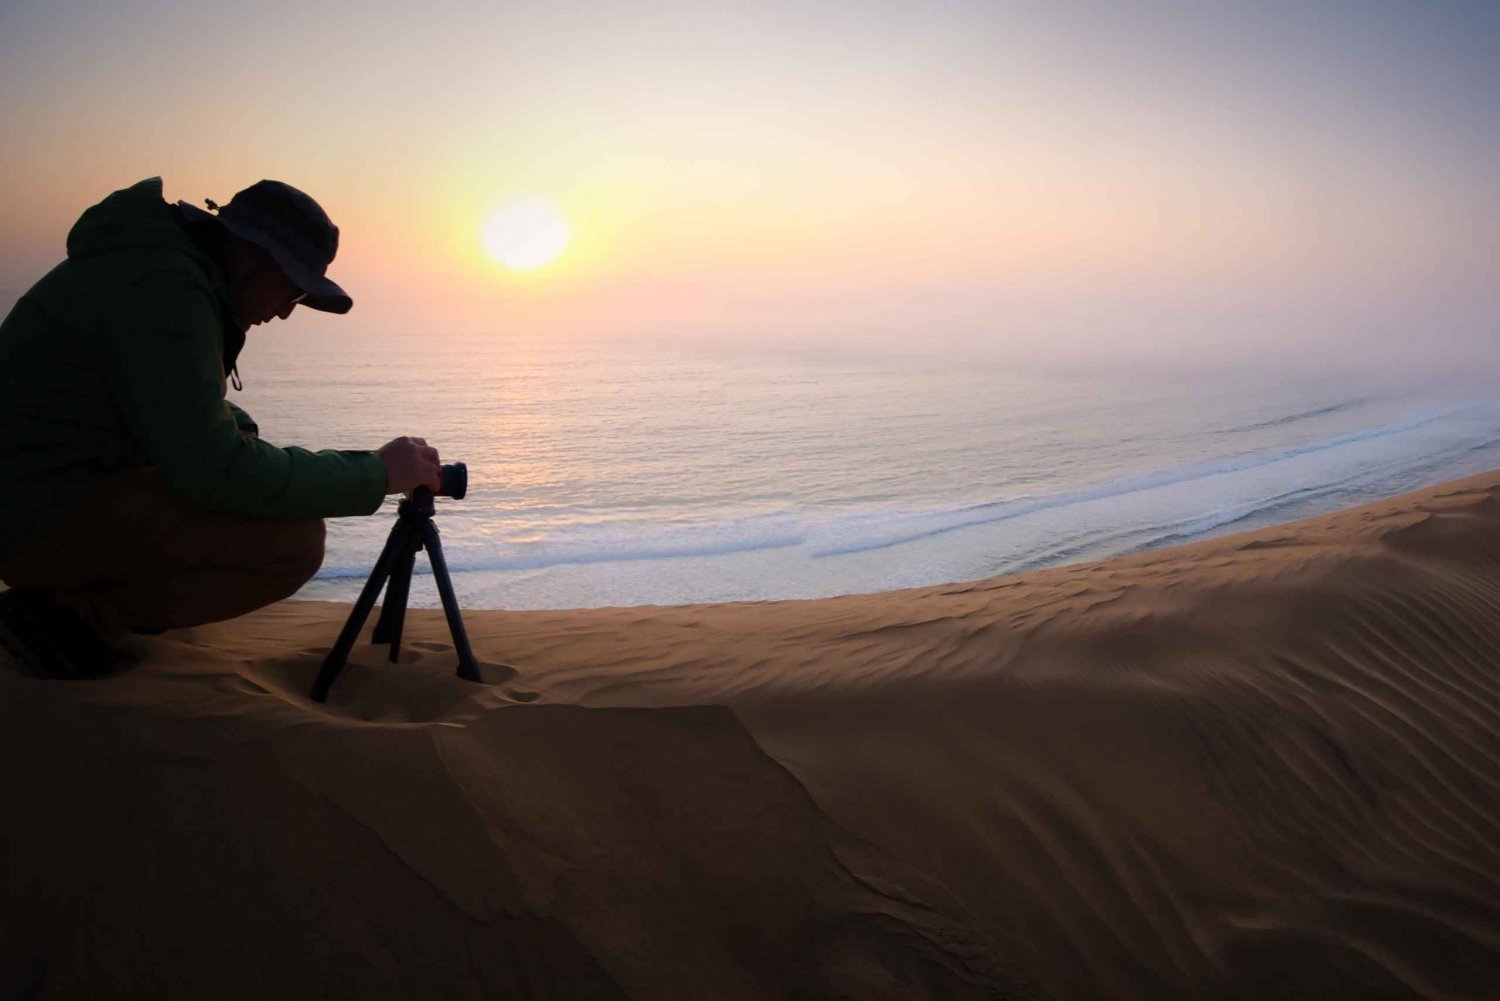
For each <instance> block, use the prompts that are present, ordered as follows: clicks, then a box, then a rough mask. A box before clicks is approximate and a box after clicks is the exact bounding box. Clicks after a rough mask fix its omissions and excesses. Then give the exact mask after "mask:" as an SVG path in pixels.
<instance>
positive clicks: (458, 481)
mask: <svg viewBox="0 0 1500 1001" xmlns="http://www.w3.org/2000/svg"><path fill="white" fill-rule="evenodd" d="M442 472H443V488H442V489H441V490H439V491H438V496H439V497H452V498H453V499H454V500H463V499H464V494H466V493H468V492H469V467H468V466H466V465H464V464H463V463H462V462H454V463H449V464H448V465H445V466H443V470H442Z"/></svg>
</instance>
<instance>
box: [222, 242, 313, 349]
mask: <svg viewBox="0 0 1500 1001" xmlns="http://www.w3.org/2000/svg"><path fill="white" fill-rule="evenodd" d="M237 249H238V252H239V253H238V260H237V264H238V266H239V272H238V274H237V276H236V278H235V281H234V283H233V285H232V287H231V290H230V297H229V298H230V309H231V311H232V312H233V313H234V321H235V322H236V323H238V324H239V325H240V327H241V328H242V329H244V330H249V329H250V328H251V327H253V326H255V325H256V324H259V323H265V322H266V321H268V320H274V319H276V318H277V317H280V318H281V319H283V320H285V319H286V318H287V317H288V316H290V315H291V313H292V310H294V309H296V308H297V303H298V302H300V301H301V300H302V297H303V294H304V293H303V291H302V290H301V289H300V288H298V287H297V286H296V285H293V284H292V281H291V279H290V278H288V277H287V276H286V275H285V274H283V273H282V271H281V269H280V268H279V267H277V266H276V261H275V260H274V259H273V258H272V257H271V255H270V254H268V253H266V252H265V251H264V250H261V249H260V248H259V247H255V246H253V245H251V244H247V243H240V244H239V245H238V247H237Z"/></svg>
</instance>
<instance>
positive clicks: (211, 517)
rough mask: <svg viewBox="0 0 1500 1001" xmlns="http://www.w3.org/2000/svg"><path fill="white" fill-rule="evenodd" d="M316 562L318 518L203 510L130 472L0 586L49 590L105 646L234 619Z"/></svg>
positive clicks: (154, 477) (2, 566)
mask: <svg viewBox="0 0 1500 1001" xmlns="http://www.w3.org/2000/svg"><path fill="white" fill-rule="evenodd" d="M322 563H323V522H322V521H321V520H316V519H314V520H309V521H273V520H269V519H261V518H247V517H242V516H239V515H230V514H218V513H215V512H210V511H204V510H201V509H199V508H196V507H194V506H193V505H191V504H189V503H188V502H187V501H185V500H183V499H182V498H180V497H178V496H177V495H176V494H175V493H174V492H173V491H172V489H171V488H170V487H169V486H168V485H167V481H166V477H165V476H163V475H162V473H161V471H160V470H158V469H154V468H153V469H132V470H130V471H128V472H125V473H121V474H120V475H119V476H117V477H116V478H115V479H113V480H111V481H110V482H109V483H107V484H105V485H104V486H103V487H101V488H100V489H99V490H98V491H97V492H96V493H95V494H94V495H93V496H92V497H90V498H89V499H88V500H86V501H84V502H83V503H82V504H80V505H79V506H78V508H77V509H75V510H74V511H73V512H71V513H70V514H69V515H68V517H67V518H66V519H65V520H64V521H63V523H62V524H61V525H59V526H58V527H57V528H56V529H54V530H53V531H52V532H50V533H48V534H47V535H46V536H44V537H43V538H41V539H39V540H37V541H36V542H34V543H33V544H32V546H31V548H29V549H27V550H26V551H25V552H23V553H22V554H21V555H20V556H18V557H15V558H13V559H10V560H7V561H5V562H3V563H0V580H3V581H4V582H5V583H6V584H8V585H9V586H11V587H14V588H46V589H49V590H51V591H52V592H53V593H54V594H55V596H56V600H57V601H58V602H59V603H60V604H62V605H66V606H68V607H70V608H73V609H74V610H76V611H77V612H78V613H79V614H81V615H82V616H83V617H84V619H85V620H86V621H87V622H88V623H89V624H90V625H92V626H93V627H94V628H95V629H96V630H97V631H98V632H99V634H100V635H101V636H103V637H104V638H106V639H112V638H114V637H117V636H119V635H121V634H122V633H125V632H127V631H129V630H131V629H144V630H159V629H181V628H185V627H187V626H196V625H201V624H203V623H205V622H218V621H220V620H222V619H232V618H234V617H235V616H237V615H244V614H245V613H246V612H250V611H253V610H255V609H257V608H261V607H262V606H265V605H269V604H271V603H272V602H273V601H280V600H281V599H282V598H286V597H288V596H290V595H291V594H292V593H293V592H295V591H296V590H297V589H298V588H299V587H301V586H302V585H303V583H304V582H306V581H307V579H308V578H310V577H311V576H312V575H313V574H314V573H316V572H317V569H318V567H319V566H321V565H322Z"/></svg>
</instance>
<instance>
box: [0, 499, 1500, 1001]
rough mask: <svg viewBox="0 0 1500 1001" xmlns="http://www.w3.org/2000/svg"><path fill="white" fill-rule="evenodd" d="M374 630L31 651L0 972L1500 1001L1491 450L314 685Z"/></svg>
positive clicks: (574, 616) (256, 619) (173, 982)
mask: <svg viewBox="0 0 1500 1001" xmlns="http://www.w3.org/2000/svg"><path fill="white" fill-rule="evenodd" d="M346 614H347V607H341V606H338V605H334V604H324V603H299V602H288V603H284V604H281V605H278V606H275V607H272V608H270V609H267V610H265V611H263V612H261V613H258V614H256V615H253V616H249V617H247V618H245V619H242V620H239V621H236V622H233V623H226V624H221V625H218V626H213V627H205V628H202V629H197V630H189V631H183V632H179V633H172V634H167V635H165V636H162V637H158V638H155V639H149V640H147V639H142V640H140V641H139V643H138V649H137V653H138V656H139V663H138V664H137V665H136V666H134V667H133V668H131V669H130V670H128V671H126V672H124V673H122V674H120V675H119V676H117V677H114V678H111V679H107V680H103V681H97V682H88V683H72V684H63V683H55V682H38V681H32V680H28V679H22V678H20V677H18V676H16V675H15V674H13V673H11V672H0V685H3V688H0V698H3V699H4V701H5V705H6V707H7V710H6V724H5V726H4V727H3V729H0V753H3V754H4V758H5V761H6V762H7V765H6V767H5V775H6V790H5V797H4V803H5V804H6V815H7V820H6V823H5V831H6V834H5V838H4V845H5V847H4V856H3V857H4V880H5V892H6V902H7V906H6V909H5V916H4V936H3V946H0V961H3V971H4V972H3V973H0V996H10V995H11V994H21V996H27V992H30V995H31V996H35V997H38V998H82V997H101V998H113V997H142V998H163V997H184V998H202V997H215V998H237V997H244V998H264V997H271V996H276V995H282V996H291V997H356V996H357V997H361V998H372V997H393V998H395V997H401V998H428V997H431V998H481V997H483V998H502V997H503V998H519V997H526V998H594V997H599V998H609V997H629V998H649V999H655V998H694V999H701V998H715V999H718V998H722V999H738V998H745V999H749V998H765V999H781V998H858V999H865V998H891V999H897V998H901V999H906V998H943V999H949V998H971V997H972V998H997V997H999V998H1005V997H1018V998H1025V997H1056V998H1152V999H1156V998H1174V997H1191V998H1235V997H1246V998H1339V997H1351V998H1386V997H1392V998H1395V997H1438V998H1493V997H1497V996H1500V987H1497V985H1500V768H1497V764H1500V761H1497V759H1500V473H1491V474H1486V475H1483V476H1479V477H1474V478H1472V479H1468V480H1464V481H1460V482H1456V483H1451V484H1446V485H1444V486H1441V487H1437V488H1434V489H1431V490H1426V491H1422V492H1419V493H1414V494H1409V495H1405V496H1402V497H1398V498H1393V499H1390V500H1386V501H1382V502H1378V503H1375V504H1371V505H1367V506H1364V507H1360V508H1355V509H1350V510H1347V511H1343V512H1339V513H1337V514H1334V515H1330V516H1326V517H1321V518H1316V519H1311V520H1308V521H1303V522H1299V523H1295V524H1291V525H1285V526H1279V527H1275V528H1270V529H1266V530H1263V531H1257V532H1253V533H1248V534H1244V535H1238V536H1232V537H1226V538H1221V539H1215V540H1211V541H1208V542H1203V543H1199V544H1195V545H1191V546H1185V547H1181V548H1176V549H1170V550H1160V551H1156V552H1151V553H1147V554H1142V555H1138V556H1134V557H1129V558H1124V559H1116V560H1111V561H1107V562H1102V563H1095V564H1088V565H1080V566H1071V567H1064V568H1059V569H1054V570H1047V571H1040V572H1035V573H1029V574H1025V575H1022V576H1017V577H1010V578H1002V579H996V580H989V581H981V582H976V583H968V584H956V585H947V586H941V587H932V588H924V589H919V590H911V591H902V592H891V593H886V594H879V595H867V596H854V597H847V598H834V599H826V600H819V601H805V602H771V603H753V604H734V605H701V606H686V607H673V608H624V609H601V610H592V611H567V612H524V613H510V612H493V611H492V612H470V613H468V614H467V616H466V619H467V621H468V624H469V628H470V632H471V635H472V636H473V639H474V645H475V649H476V652H477V653H478V655H479V657H480V658H481V660H483V661H485V662H486V666H485V673H486V678H487V680H488V681H490V682H491V684H490V685H487V686H475V685H471V684H468V683H466V682H462V681H459V680H457V679H455V678H454V677H453V676H452V673H451V672H452V670H453V666H454V661H453V657H452V654H451V651H450V650H449V648H448V646H447V643H446V633H445V629H444V626H443V624H442V620H441V616H440V615H439V614H438V613H430V612H415V611H414V612H413V613H412V614H411V618H410V620H409V623H408V636H409V643H408V646H409V649H408V651H407V652H406V653H405V655H404V656H403V663H401V664H399V665H391V664H388V663H386V662H385V660H384V659H383V648H372V647H367V646H360V647H357V648H356V653H355V657H354V661H353V662H352V663H351V664H350V666H349V668H348V669H347V670H346V672H345V674H344V676H343V678H342V679H341V680H340V681H339V683H338V685H337V686H336V687H335V689H334V692H333V695H332V697H331V698H330V700H329V702H328V703H327V704H325V705H318V704H315V703H312V702H310V701H309V700H308V699H307V698H306V697H305V692H306V689H307V686H308V684H309V682H310V681H311V678H312V676H313V674H314V673H315V672H316V669H317V665H318V663H319V660H320V658H321V656H322V654H323V652H324V651H325V650H326V649H327V646H328V644H330V643H331V642H332V639H333V637H334V635H335V634H336V632H337V628H338V625H339V624H340V623H341V622H342V619H343V618H344V616H345V615H346ZM506 665H509V666H508V667H507V666H506Z"/></svg>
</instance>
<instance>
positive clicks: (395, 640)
mask: <svg viewBox="0 0 1500 1001" xmlns="http://www.w3.org/2000/svg"><path fill="white" fill-rule="evenodd" d="M413 534H416V533H413ZM419 549H422V545H420V543H413V545H411V548H408V549H407V555H405V557H404V558H402V560H401V564H399V566H398V567H396V572H398V576H395V578H392V582H390V584H392V588H399V590H396V591H395V593H393V590H390V588H387V591H386V603H387V605H390V641H389V642H390V662H392V663H396V659H398V657H401V630H402V627H404V626H405V624H407V602H408V600H410V597H411V570H413V569H414V567H416V563H417V551H419Z"/></svg>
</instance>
